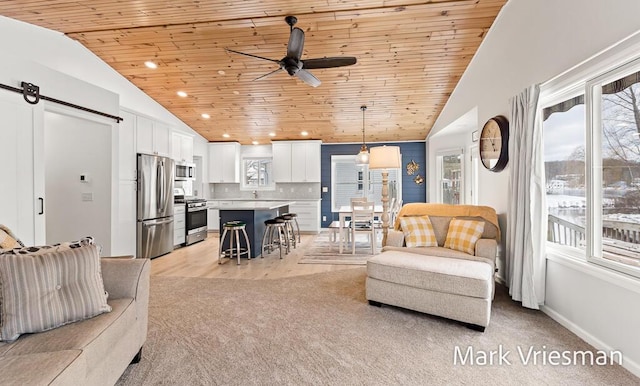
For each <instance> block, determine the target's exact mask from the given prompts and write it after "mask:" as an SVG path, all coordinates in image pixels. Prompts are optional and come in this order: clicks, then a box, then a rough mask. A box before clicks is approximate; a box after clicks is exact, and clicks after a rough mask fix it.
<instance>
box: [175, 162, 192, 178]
mask: <svg viewBox="0 0 640 386" xmlns="http://www.w3.org/2000/svg"><path fill="white" fill-rule="evenodd" d="M195 178H196V165H194V164H191V163H186V162H176V173H175V180H176V181H188V180H194V179H195Z"/></svg>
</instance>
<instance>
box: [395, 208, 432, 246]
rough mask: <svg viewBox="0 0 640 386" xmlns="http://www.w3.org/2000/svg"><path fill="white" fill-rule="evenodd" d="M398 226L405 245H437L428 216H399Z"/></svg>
mask: <svg viewBox="0 0 640 386" xmlns="http://www.w3.org/2000/svg"><path fill="white" fill-rule="evenodd" d="M400 227H401V228H402V233H404V241H405V243H406V244H407V247H409V248H412V247H437V246H438V240H436V234H435V232H434V231H433V225H431V220H429V216H415V217H401V218H400Z"/></svg>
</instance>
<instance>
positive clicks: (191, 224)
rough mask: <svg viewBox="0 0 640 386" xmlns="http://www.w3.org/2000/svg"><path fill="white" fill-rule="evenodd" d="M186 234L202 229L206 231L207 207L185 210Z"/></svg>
mask: <svg viewBox="0 0 640 386" xmlns="http://www.w3.org/2000/svg"><path fill="white" fill-rule="evenodd" d="M186 217H187V224H186V228H187V234H192V233H196V232H199V231H201V230H202V229H203V228H204V230H205V231H206V230H207V207H206V206H200V207H197V208H188V209H187V216H186Z"/></svg>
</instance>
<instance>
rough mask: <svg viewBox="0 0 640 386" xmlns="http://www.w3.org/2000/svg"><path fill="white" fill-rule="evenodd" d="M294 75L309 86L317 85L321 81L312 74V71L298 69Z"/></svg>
mask: <svg viewBox="0 0 640 386" xmlns="http://www.w3.org/2000/svg"><path fill="white" fill-rule="evenodd" d="M296 76H297V77H298V78H300V80H302V81H303V82H305V83H306V84H308V85H309V86H311V87H318V86H320V84H321V83H322V82H320V79H318V78H316V77H315V76H313V74H312V73H310V72H309V71H306V70H303V69H300V70H298V72H296Z"/></svg>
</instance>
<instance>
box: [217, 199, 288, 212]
mask: <svg viewBox="0 0 640 386" xmlns="http://www.w3.org/2000/svg"><path fill="white" fill-rule="evenodd" d="M220 201H230V203H229V204H227V205H219V206H218V208H219V209H220V210H272V209H277V208H281V207H283V206H288V205H291V204H295V201H260V200H255V201H236V200H220Z"/></svg>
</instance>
